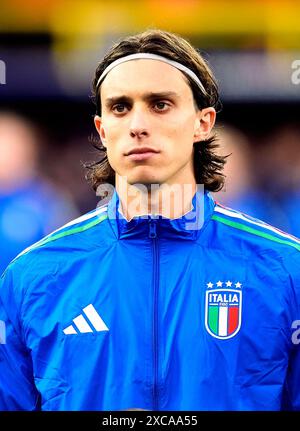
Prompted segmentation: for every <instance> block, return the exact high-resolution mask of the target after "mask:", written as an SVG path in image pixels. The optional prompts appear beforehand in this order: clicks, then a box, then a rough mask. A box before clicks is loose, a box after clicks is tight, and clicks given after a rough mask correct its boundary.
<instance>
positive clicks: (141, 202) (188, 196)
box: [116, 175, 197, 221]
mask: <svg viewBox="0 0 300 431" xmlns="http://www.w3.org/2000/svg"><path fill="white" fill-rule="evenodd" d="M196 189H197V187H196V182H195V181H194V182H193V183H188V184H171V185H170V184H161V185H159V184H150V185H144V184H138V185H131V184H128V183H127V182H126V181H125V180H124V178H122V177H120V176H118V175H116V190H117V193H118V196H119V199H120V204H121V208H120V210H121V213H122V215H123V216H124V217H125V218H126V219H127V221H129V220H131V219H132V218H133V217H136V216H142V215H145V214H152V215H161V216H163V217H166V218H169V219H174V218H179V217H182V216H183V215H184V214H186V213H187V212H189V211H190V210H191V209H192V199H193V196H194V194H195V193H196Z"/></svg>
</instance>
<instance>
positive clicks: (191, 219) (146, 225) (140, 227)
mask: <svg viewBox="0 0 300 431" xmlns="http://www.w3.org/2000/svg"><path fill="white" fill-rule="evenodd" d="M214 207H215V202H214V200H213V198H212V196H211V194H210V193H209V192H208V191H206V190H205V191H203V190H201V189H200V188H199V189H198V190H197V192H196V193H195V195H194V197H193V200H192V210H191V211H189V212H188V213H186V214H185V215H184V216H182V217H179V218H176V219H169V218H166V217H163V216H155V215H151V214H148V215H143V216H137V217H134V218H133V219H131V220H130V221H127V220H126V219H125V218H124V216H123V215H122V214H121V213H120V211H119V208H120V199H119V196H118V194H117V192H116V191H115V192H114V194H113V196H112V199H111V200H110V202H109V204H108V219H109V222H110V225H111V227H112V230H113V232H114V234H115V236H116V237H117V238H118V239H125V238H137V237H140V238H148V237H149V233H150V224H152V225H153V224H154V225H155V230H156V233H157V237H158V238H172V239H176V238H181V239H189V240H195V239H197V238H198V237H199V235H200V233H201V232H202V230H203V229H204V227H205V226H206V224H207V223H208V221H209V220H210V218H211V216H212V214H213V211H214Z"/></svg>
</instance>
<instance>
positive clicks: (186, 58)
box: [85, 29, 226, 192]
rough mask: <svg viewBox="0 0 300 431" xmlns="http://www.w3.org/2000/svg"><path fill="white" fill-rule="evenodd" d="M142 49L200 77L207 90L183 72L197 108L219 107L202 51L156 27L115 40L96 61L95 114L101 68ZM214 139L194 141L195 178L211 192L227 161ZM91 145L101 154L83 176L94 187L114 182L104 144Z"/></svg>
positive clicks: (218, 184) (220, 180)
mask: <svg viewBox="0 0 300 431" xmlns="http://www.w3.org/2000/svg"><path fill="white" fill-rule="evenodd" d="M141 52H144V53H152V54H158V55H162V56H164V57H166V58H169V59H170V60H175V61H178V62H179V63H181V64H183V65H185V66H186V67H188V68H189V69H191V70H192V71H193V72H194V73H195V74H196V75H197V76H198V77H199V79H200V81H201V82H202V84H203V86H204V88H205V90H206V94H203V92H201V90H200V89H199V88H198V86H197V84H195V82H194V81H193V80H192V79H191V78H190V77H189V76H188V75H186V77H187V79H188V82H189V85H190V87H191V90H192V92H193V96H194V100H195V103H196V105H197V107H198V109H203V108H207V107H213V108H215V109H216V111H217V112H219V111H220V109H221V102H220V98H219V91H218V85H217V82H216V80H215V78H214V76H213V74H212V71H211V70H210V68H209V66H208V65H207V63H206V61H205V60H204V59H203V57H202V56H201V54H200V53H199V52H198V51H197V50H196V49H195V48H194V47H193V46H192V45H191V44H190V43H189V42H188V41H187V40H185V39H183V38H182V37H180V36H178V35H176V34H174V33H169V32H167V31H162V30H156V29H155V30H147V31H145V32H143V33H140V34H137V35H133V36H128V37H126V38H125V39H122V40H120V41H119V42H117V43H115V44H114V45H113V46H112V47H111V49H110V50H109V51H108V53H107V54H106V55H105V57H104V58H103V60H102V61H101V62H100V63H99V65H98V67H97V69H96V72H95V77H94V80H93V99H94V103H95V105H96V114H97V115H99V116H101V99H100V91H99V87H100V86H97V82H98V79H99V77H100V75H101V74H102V72H103V71H104V70H105V69H106V68H107V66H109V64H111V63H112V62H114V61H115V60H117V59H119V58H121V57H125V56H127V55H130V54H136V53H141ZM216 141H217V137H216V134H214V135H212V136H211V137H210V138H209V139H206V140H203V141H199V142H195V143H194V173H195V179H196V182H197V184H204V186H205V188H206V189H207V190H209V191H213V192H215V191H219V190H221V189H222V187H223V185H224V181H225V176H224V174H223V173H222V170H223V167H224V164H225V163H226V156H225V157H224V156H220V155H218V154H217V153H216V150H217V149H218V147H219V145H218V144H217V142H216ZM93 145H94V147H95V148H96V149H97V150H99V151H100V153H101V155H102V157H101V158H100V160H99V161H96V162H92V163H88V164H85V167H86V168H87V169H88V171H87V175H86V178H87V179H88V181H89V182H90V183H91V184H92V186H93V188H94V189H95V190H96V189H97V187H98V186H99V185H100V184H103V183H110V184H112V185H115V171H114V170H113V169H112V167H111V166H110V164H109V161H108V158H107V154H106V149H105V147H104V146H103V145H102V144H101V141H99V142H98V143H94V144H93Z"/></svg>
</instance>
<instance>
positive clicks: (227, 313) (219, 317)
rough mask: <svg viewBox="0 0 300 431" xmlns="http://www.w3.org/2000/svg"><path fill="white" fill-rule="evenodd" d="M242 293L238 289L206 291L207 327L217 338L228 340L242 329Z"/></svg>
mask: <svg viewBox="0 0 300 431" xmlns="http://www.w3.org/2000/svg"><path fill="white" fill-rule="evenodd" d="M241 315H242V292H241V290H237V289H211V290H207V291H206V298H205V327H206V329H207V331H208V332H209V334H210V335H212V336H213V337H215V338H220V339H228V338H231V337H233V336H234V335H236V334H237V333H238V331H239V329H240V327H241Z"/></svg>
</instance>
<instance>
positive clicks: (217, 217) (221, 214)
mask: <svg viewBox="0 0 300 431" xmlns="http://www.w3.org/2000/svg"><path fill="white" fill-rule="evenodd" d="M212 220H213V221H214V222H216V223H217V224H219V225H220V229H221V230H222V233H223V234H224V235H225V236H227V237H230V239H233V241H235V242H236V243H237V244H242V247H243V250H244V251H246V250H247V249H249V250H252V251H254V252H260V253H265V252H269V253H271V254H272V252H273V253H276V254H278V255H280V256H286V255H293V256H295V258H296V259H299V260H300V239H299V238H296V237H295V236H293V235H291V234H289V233H287V232H283V231H281V230H280V229H278V228H276V227H274V226H272V225H270V224H268V223H265V222H263V221H262V220H259V219H257V218H254V217H251V216H249V215H247V214H245V213H242V212H240V211H236V210H233V209H231V208H228V207H225V206H223V205H220V204H218V203H217V202H216V205H215V208H214V213H213V215H212Z"/></svg>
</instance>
